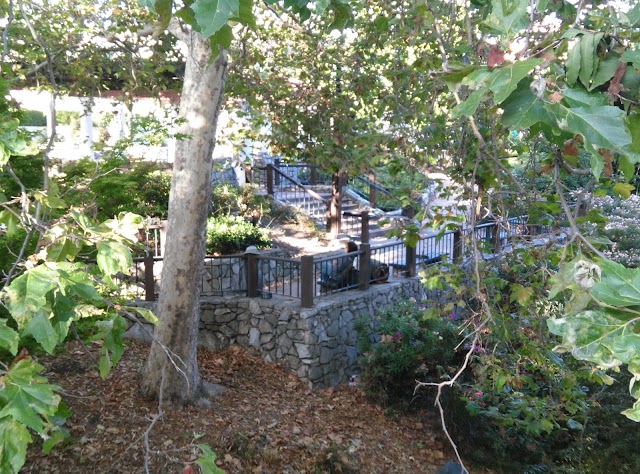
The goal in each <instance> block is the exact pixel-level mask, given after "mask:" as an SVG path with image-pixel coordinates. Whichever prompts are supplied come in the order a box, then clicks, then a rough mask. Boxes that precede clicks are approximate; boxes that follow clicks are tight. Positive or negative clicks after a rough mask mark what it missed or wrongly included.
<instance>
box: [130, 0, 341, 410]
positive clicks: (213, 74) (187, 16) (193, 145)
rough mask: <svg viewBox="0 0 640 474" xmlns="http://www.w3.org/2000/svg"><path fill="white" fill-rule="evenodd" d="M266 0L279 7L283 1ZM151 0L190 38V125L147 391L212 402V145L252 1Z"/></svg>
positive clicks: (298, 10)
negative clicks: (205, 319) (204, 359)
mask: <svg viewBox="0 0 640 474" xmlns="http://www.w3.org/2000/svg"><path fill="white" fill-rule="evenodd" d="M267 3H269V4H272V8H276V9H281V6H280V5H279V4H278V2H267ZM146 4H147V5H148V6H149V7H150V8H151V9H153V10H154V11H155V12H156V13H158V15H159V18H160V23H159V25H158V26H157V27H158V28H159V29H160V30H162V29H164V28H169V31H171V32H172V34H174V35H175V36H176V37H177V38H179V39H180V40H181V41H182V42H183V43H184V44H185V45H186V46H187V50H188V52H187V54H186V67H185V77H184V85H183V89H182V95H181V101H180V116H181V117H182V118H183V119H184V125H183V126H182V128H181V130H180V133H181V134H182V135H184V136H187V137H188V138H187V139H184V140H181V141H180V142H178V144H177V146H176V153H175V158H174V165H173V178H172V183H171V194H170V199H169V213H168V226H167V241H166V245H165V258H164V265H163V278H162V284H161V288H160V297H159V301H158V307H157V314H158V319H159V320H160V324H159V326H158V328H157V330H156V332H155V337H156V338H155V340H154V342H153V344H152V347H151V352H150V354H149V359H148V362H147V367H146V370H145V373H144V376H143V380H142V392H143V393H144V394H145V395H146V396H148V397H153V398H161V399H162V400H163V401H165V402H169V403H176V404H187V403H203V404H207V403H208V402H207V401H208V399H209V398H210V397H211V396H212V395H215V394H216V393H217V392H218V391H219V389H220V388H219V387H217V386H213V385H210V384H208V383H205V382H204V381H203V380H202V378H201V377H200V374H199V372H198V364H197V351H196V349H197V338H198V323H199V318H200V304H199V295H200V284H199V278H198V275H199V274H200V272H201V269H202V265H203V261H204V255H205V227H206V226H205V222H206V218H207V209H208V203H209V198H210V193H211V183H210V175H211V168H212V152H213V149H214V146H215V137H216V124H217V120H218V116H219V113H220V107H221V105H222V102H223V99H224V89H225V80H226V76H227V68H228V55H227V50H226V49H227V48H228V47H229V46H230V44H231V42H232V39H233V31H234V29H238V28H242V27H248V28H251V27H253V26H254V25H255V18H254V14H253V2H252V0H232V1H230V2H218V1H215V0H214V1H195V2H186V3H185V4H175V5H174V3H173V2H172V1H166V0H160V1H156V2H151V1H149V2H146ZM309 7H310V5H309V4H308V2H307V1H304V0H298V1H289V0H288V1H285V2H284V8H287V9H289V10H290V11H291V12H292V13H293V15H294V17H295V18H299V19H302V20H304V19H308V18H309V17H310V16H311V13H312V11H311V10H310V9H309ZM315 7H316V8H315V11H316V13H323V12H324V11H325V10H327V11H330V12H333V13H334V14H335V16H336V17H344V16H345V14H348V12H349V9H348V7H347V2H343V1H340V0H336V1H332V2H318V3H317V4H316V5H315ZM292 21H293V20H292ZM334 26H339V25H334ZM266 40H267V41H272V39H271V38H268V39H266Z"/></svg>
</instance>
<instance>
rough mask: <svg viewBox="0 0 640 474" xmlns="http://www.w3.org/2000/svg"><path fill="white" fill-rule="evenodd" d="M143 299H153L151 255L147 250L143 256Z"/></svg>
mask: <svg viewBox="0 0 640 474" xmlns="http://www.w3.org/2000/svg"><path fill="white" fill-rule="evenodd" d="M144 299H145V301H155V299H156V282H155V279H154V277H153V255H151V252H147V253H146V254H145V257H144Z"/></svg>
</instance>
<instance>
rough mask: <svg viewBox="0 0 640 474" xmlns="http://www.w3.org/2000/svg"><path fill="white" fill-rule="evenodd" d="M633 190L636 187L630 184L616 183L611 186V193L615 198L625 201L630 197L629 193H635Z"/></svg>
mask: <svg viewBox="0 0 640 474" xmlns="http://www.w3.org/2000/svg"><path fill="white" fill-rule="evenodd" d="M635 189H636V187H635V186H633V185H631V184H627V183H616V184H614V185H613V189H612V191H613V194H614V195H615V196H618V197H621V198H624V199H627V198H628V197H630V196H631V193H632V192H633V191H635Z"/></svg>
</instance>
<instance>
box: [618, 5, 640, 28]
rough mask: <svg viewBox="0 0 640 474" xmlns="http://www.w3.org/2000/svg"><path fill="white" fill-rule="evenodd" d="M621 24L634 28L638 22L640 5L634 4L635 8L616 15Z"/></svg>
mask: <svg viewBox="0 0 640 474" xmlns="http://www.w3.org/2000/svg"><path fill="white" fill-rule="evenodd" d="M618 14H619V15H620V18H621V20H623V23H625V24H627V25H629V26H635V25H636V24H637V23H638V22H640V3H636V6H635V7H633V8H632V9H631V10H629V11H628V12H627V13H622V12H619V13H618Z"/></svg>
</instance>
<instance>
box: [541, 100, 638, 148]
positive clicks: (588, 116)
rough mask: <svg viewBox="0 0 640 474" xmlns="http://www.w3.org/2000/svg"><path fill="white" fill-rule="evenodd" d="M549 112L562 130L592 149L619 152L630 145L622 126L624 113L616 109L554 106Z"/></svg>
mask: <svg viewBox="0 0 640 474" xmlns="http://www.w3.org/2000/svg"><path fill="white" fill-rule="evenodd" d="M550 110H551V111H552V112H554V113H555V114H556V118H557V120H558V123H559V124H560V126H561V128H562V129H563V130H567V131H570V132H571V133H573V134H580V135H582V136H583V137H584V139H585V143H586V144H588V145H590V147H591V148H592V149H595V148H605V149H607V150H619V149H620V148H621V147H623V146H625V145H628V144H629V143H631V136H630V135H629V133H628V132H627V130H626V128H625V125H624V117H625V113H624V111H623V110H620V109H619V108H618V107H613V106H607V107H577V108H566V107H564V106H562V105H560V104H554V107H550Z"/></svg>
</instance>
